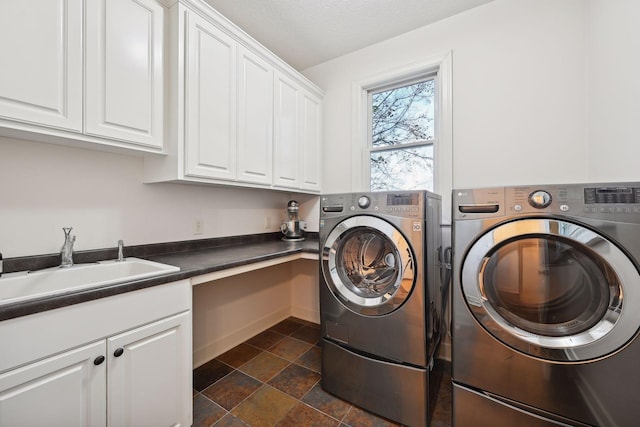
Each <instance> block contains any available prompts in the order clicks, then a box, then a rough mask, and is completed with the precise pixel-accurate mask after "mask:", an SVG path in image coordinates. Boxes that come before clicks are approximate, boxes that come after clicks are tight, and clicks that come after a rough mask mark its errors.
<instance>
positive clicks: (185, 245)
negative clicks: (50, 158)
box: [0, 233, 319, 321]
mask: <svg viewBox="0 0 640 427" xmlns="http://www.w3.org/2000/svg"><path fill="white" fill-rule="evenodd" d="M279 236H280V233H277V234H275V233H272V234H266V235H257V236H239V237H231V238H221V239H207V240H202V241H188V242H177V243H167V244H154V245H140V246H135V247H129V248H126V250H125V256H126V257H136V258H142V259H147V260H150V261H156V262H160V263H163V264H169V265H173V266H176V267H180V271H178V272H175V273H170V274H165V275H162V276H156V277H152V278H148V279H141V280H135V281H131V282H124V283H118V284H113V285H108V286H103V287H99V288H93V289H85V290H80V291H77V292H71V293H68V294H65V295H57V296H53V297H44V298H39V299H33V300H29V301H24V302H18V303H15V304H7V305H6V306H0V321H2V320H7V319H12V318H15V317H21V316H26V315H29V314H34V313H38V312H42V311H47V310H53V309H56V308H61V307H66V306H69V305H73V304H79V303H83V302H87V301H92V300H95V299H100V298H105V297H109V296H113V295H118V294H122V293H125V292H131V291H135V290H139V289H144V288H149V287H152V286H158V285H162V284H165V283H169V282H175V281H177V280H183V279H190V278H192V277H196V276H200V275H203V274H207V273H211V272H215V271H220V270H225V269H229V268H233V267H238V266H243V265H248V264H252V263H256V262H260V261H266V260H270V259H276V258H281V257H285V256H289V255H295V254H298V253H303V252H304V253H312V254H317V253H318V251H319V245H318V239H317V236H314V235H313V234H312V235H310V236H309V237H307V239H306V240H304V241H302V242H284V241H282V240H280V238H279ZM111 252H113V250H112V249H109V250H101V251H86V252H84V253H81V254H78V256H77V257H75V258H74V259H76V263H78V264H79V263H82V262H94V261H96V260H104V259H115V255H112V254H111ZM44 257H46V258H47V259H46V260H43V259H42V258H44ZM54 259H55V260H56V261H55V262H58V261H59V255H57V258H56V257H55V256H53V255H47V256H43V257H28V258H24V259H23V258H21V259H17V258H16V259H14V260H6V261H5V265H6V264H7V261H9V262H8V264H9V265H11V264H12V263H11V261H13V264H14V265H15V266H20V270H34V268H29V267H28V266H29V265H37V266H38V267H40V268H45V267H50V266H52V265H48V264H51V263H52V262H53V260H54ZM54 265H55V264H54ZM43 266H45V267H43ZM5 271H19V270H18V269H17V268H15V267H14V268H13V269H12V270H5Z"/></svg>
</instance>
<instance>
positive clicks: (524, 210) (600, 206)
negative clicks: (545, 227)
mask: <svg viewBox="0 0 640 427" xmlns="http://www.w3.org/2000/svg"><path fill="white" fill-rule="evenodd" d="M453 209H454V212H453V213H454V218H456V219H474V218H490V217H500V216H505V215H507V216H513V215H520V214H522V215H524V214H527V215H531V214H558V215H573V216H577V217H589V218H601V219H607V220H612V221H615V220H624V221H627V222H633V223H639V222H640V183H604V184H566V185H539V186H514V187H496V188H477V189H463V190H454V191H453Z"/></svg>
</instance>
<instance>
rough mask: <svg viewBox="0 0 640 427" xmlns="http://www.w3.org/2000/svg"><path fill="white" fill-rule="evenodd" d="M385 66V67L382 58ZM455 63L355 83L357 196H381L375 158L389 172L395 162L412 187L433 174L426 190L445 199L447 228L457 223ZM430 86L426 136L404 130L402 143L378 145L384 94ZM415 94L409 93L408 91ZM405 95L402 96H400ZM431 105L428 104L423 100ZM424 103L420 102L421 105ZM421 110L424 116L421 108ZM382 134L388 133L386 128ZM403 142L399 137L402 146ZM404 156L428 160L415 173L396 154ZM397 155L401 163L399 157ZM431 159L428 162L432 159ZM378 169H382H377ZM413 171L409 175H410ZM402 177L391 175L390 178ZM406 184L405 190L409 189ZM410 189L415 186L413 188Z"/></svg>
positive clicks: (431, 63) (401, 69) (426, 63)
mask: <svg viewBox="0 0 640 427" xmlns="http://www.w3.org/2000/svg"><path fill="white" fill-rule="evenodd" d="M381 61H382V62H384V61H383V60H382V59H381ZM451 80H452V62H451V52H445V53H443V54H441V55H434V56H431V57H428V58H424V59H422V60H419V61H417V62H412V63H409V64H405V65H400V66H395V67H393V68H390V69H387V70H386V71H381V72H380V71H379V72H377V73H374V74H373V75H371V76H370V77H367V78H365V79H363V80H358V81H354V82H353V84H352V118H353V126H352V128H351V129H352V135H351V138H352V144H351V147H350V148H351V160H352V162H351V164H352V175H351V188H352V191H369V190H373V191H378V190H379V189H381V188H382V187H381V184H379V183H378V182H374V180H372V175H374V179H375V174H376V169H375V168H374V170H373V174H372V170H371V163H372V156H378V157H377V158H375V157H374V158H373V159H374V160H378V159H379V160H380V162H383V161H384V160H385V158H386V160H387V163H386V164H384V163H380V164H381V165H383V166H384V167H385V168H387V169H388V170H391V165H392V163H394V162H395V163H398V164H399V166H402V168H401V169H400V170H403V171H405V172H402V175H403V176H405V177H407V178H406V180H407V181H406V182H407V183H408V184H406V183H405V184H406V185H418V183H419V181H421V180H422V179H421V178H420V177H419V174H417V173H414V172H420V173H422V172H424V171H425V170H426V171H427V173H428V174H430V176H431V181H430V182H426V181H425V182H426V183H424V184H420V185H423V188H421V189H425V190H426V189H428V190H431V191H433V192H435V193H438V194H440V195H441V196H443V197H442V221H443V223H445V224H448V223H450V221H451V213H450V212H451V198H450V197H447V195H448V194H451V189H452V186H453V138H452V137H453V127H452V111H453V107H452V84H451ZM421 83H424V86H425V88H424V90H425V92H424V93H423V94H429V97H431V100H430V101H429V105H428V107H427V108H428V109H432V111H431V114H432V116H431V118H429V119H428V120H427V122H426V124H422V125H420V126H421V127H419V129H422V130H423V131H424V132H422V133H421V132H413V133H412V132H410V131H403V132H400V134H403V135H405V136H407V135H409V136H407V137H406V138H402V140H403V143H401V144H386V143H383V142H382V143H381V142H376V146H374V142H373V135H374V132H373V118H372V114H371V112H372V111H373V109H372V106H373V98H374V96H379V97H380V99H379V100H378V101H377V102H381V100H384V94H385V93H386V92H388V91H393V90H400V89H401V88H403V87H411V86H412V85H419V84H421ZM408 90H409V89H408ZM398 93H399V92H398ZM421 102H423V103H425V102H426V101H421ZM418 104H420V103H418ZM414 108H416V110H415V111H419V108H418V107H414ZM380 129H382V128H380ZM399 140H400V138H398V141H399ZM395 150H399V151H397V152H398V153H402V152H403V151H404V153H403V154H404V155H407V156H408V155H409V154H408V153H407V151H411V150H414V151H415V153H410V154H411V157H408V158H413V160H414V161H415V162H417V160H418V158H422V159H426V161H425V163H424V164H423V165H421V166H413V168H414V171H408V170H409V168H408V167H407V166H408V164H409V163H411V162H407V161H404V160H403V157H402V155H403V154H394V151H395ZM394 156H396V157H397V158H394ZM429 158H430V159H431V160H428V159H429ZM375 167H378V168H379V166H375ZM407 171H408V172H407ZM388 175H389V173H388ZM396 175H399V173H397V172H391V173H390V176H392V177H394V178H395V176H396ZM405 184H402V185H405ZM407 188H409V187H407Z"/></svg>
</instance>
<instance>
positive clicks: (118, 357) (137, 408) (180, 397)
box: [107, 311, 193, 427]
mask: <svg viewBox="0 0 640 427" xmlns="http://www.w3.org/2000/svg"><path fill="white" fill-rule="evenodd" d="M107 354H108V356H107V358H108V362H109V375H108V384H109V391H108V402H109V411H108V416H107V419H108V424H109V426H114V427H115V426H117V427H145V426H149V427H157V426H190V425H191V422H192V418H193V415H192V401H191V399H192V393H193V392H192V385H191V384H192V381H191V378H192V372H191V365H192V361H191V360H192V355H191V312H190V311H188V312H184V313H181V314H178V315H176V316H172V317H169V318H166V319H163V320H160V321H157V322H154V323H151V324H148V325H146V326H143V327H140V328H137V329H134V330H131V331H129V332H125V333H123V334H121V335H118V336H114V337H112V338H109V339H107Z"/></svg>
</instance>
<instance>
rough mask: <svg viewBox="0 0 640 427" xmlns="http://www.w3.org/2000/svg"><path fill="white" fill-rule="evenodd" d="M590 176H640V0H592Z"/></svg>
mask: <svg viewBox="0 0 640 427" xmlns="http://www.w3.org/2000/svg"><path fill="white" fill-rule="evenodd" d="M588 5H589V9H588V13H589V15H588V17H589V21H588V25H589V38H588V40H589V44H588V46H589V60H588V70H589V86H588V93H589V99H588V100H589V119H588V123H589V159H588V164H589V168H588V174H589V179H590V180H591V181H596V182H599V181H640V168H639V167H638V160H639V159H640V144H639V143H638V122H639V120H640V79H639V77H638V76H640V25H639V23H640V2H638V1H637V0H590V1H589V2H588Z"/></svg>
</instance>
